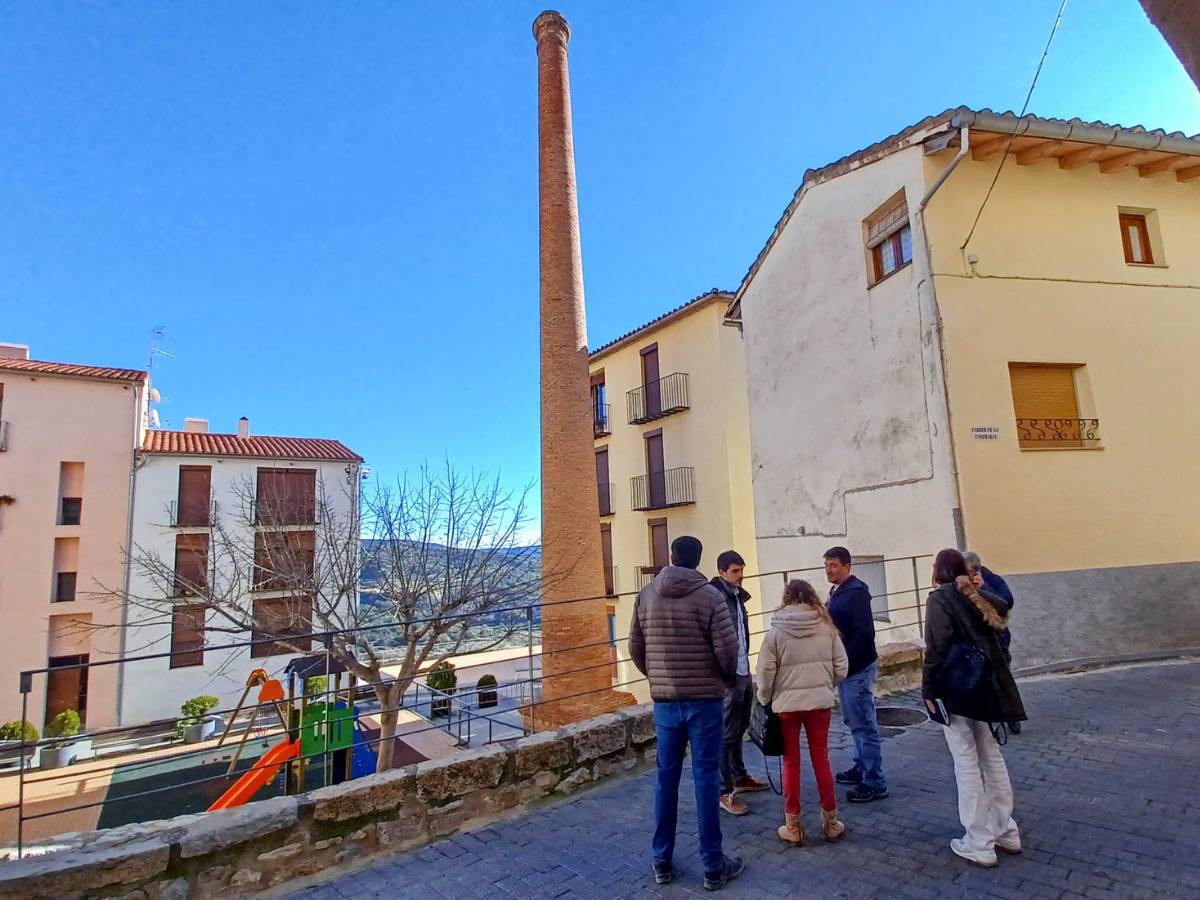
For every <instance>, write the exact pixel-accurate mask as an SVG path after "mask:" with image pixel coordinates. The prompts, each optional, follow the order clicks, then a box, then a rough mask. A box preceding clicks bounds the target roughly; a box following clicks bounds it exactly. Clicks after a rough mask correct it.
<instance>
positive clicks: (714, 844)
mask: <svg viewBox="0 0 1200 900" xmlns="http://www.w3.org/2000/svg"><path fill="white" fill-rule="evenodd" d="M722 707H723V701H722V700H720V699H719V698H714V699H712V700H656V701H655V702H654V733H655V735H656V736H657V737H658V780H657V782H656V783H655V787H654V844H653V850H654V858H655V859H656V860H664V861H667V862H670V860H671V858H672V857H673V856H674V855H675V824H676V821H677V820H678V818H679V778H680V776H681V775H682V774H683V754H684V752H685V751H686V750H687V747H688V745H689V744H690V745H691V748H692V780H693V781H694V782H695V783H696V818H697V820H698V824H699V827H700V859H701V861H702V862H703V863H704V871H705V872H714V871H716V870H718V869H720V868H721V862H722V859H723V856H722V853H721V806H720V803H721V747H722V733H723V731H724V728H723V725H724V715H723V710H722Z"/></svg>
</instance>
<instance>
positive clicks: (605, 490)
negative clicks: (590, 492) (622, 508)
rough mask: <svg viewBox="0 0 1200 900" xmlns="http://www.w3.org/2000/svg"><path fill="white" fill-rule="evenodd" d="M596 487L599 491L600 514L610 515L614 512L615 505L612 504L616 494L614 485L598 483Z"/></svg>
mask: <svg viewBox="0 0 1200 900" xmlns="http://www.w3.org/2000/svg"><path fill="white" fill-rule="evenodd" d="M596 487H597V488H598V489H599V492H600V515H602V516H611V515H612V514H613V513H614V512H616V507H615V506H614V505H613V501H614V500H615V498H616V496H617V492H616V485H613V484H598V485H596Z"/></svg>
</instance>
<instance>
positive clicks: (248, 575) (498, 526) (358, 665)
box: [104, 462, 565, 771]
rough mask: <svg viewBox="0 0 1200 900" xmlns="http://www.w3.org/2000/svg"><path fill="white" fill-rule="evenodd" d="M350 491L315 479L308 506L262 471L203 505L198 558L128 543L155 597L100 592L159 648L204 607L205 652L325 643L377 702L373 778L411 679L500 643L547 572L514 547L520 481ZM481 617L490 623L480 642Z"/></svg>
mask: <svg viewBox="0 0 1200 900" xmlns="http://www.w3.org/2000/svg"><path fill="white" fill-rule="evenodd" d="M357 487H358V486H357V485H351V486H350V488H349V491H350V492H351V493H352V494H353V496H352V497H350V498H346V499H349V500H350V501H351V502H349V503H346V502H343V503H338V502H333V500H334V499H335V498H332V497H330V496H329V495H328V494H327V493H326V486H325V485H324V484H322V483H320V482H318V483H317V486H316V495H315V498H314V499H307V500H306V499H304V498H297V497H296V496H294V495H293V494H290V493H288V492H286V491H271V490H268V491H264V489H263V484H262V478H261V475H260V480H259V483H258V484H257V485H255V484H252V483H250V481H249V480H248V479H247V480H246V481H244V482H242V483H240V484H239V485H238V486H237V489H236V492H235V493H236V498H237V499H236V502H234V503H233V504H232V506H233V507H234V508H233V509H229V510H225V509H221V508H219V507H218V508H216V509H215V510H214V513H213V515H212V516H211V521H210V524H209V527H208V534H207V541H206V542H204V541H196V548H195V549H194V550H193V551H192V552H194V553H195V554H196V555H195V556H188V555H186V553H185V554H184V555H183V556H180V557H179V558H178V559H164V558H163V557H162V555H161V554H160V553H159V552H157V551H156V550H154V549H147V548H143V547H133V548H132V549H131V550H130V552H129V553H128V559H129V562H130V565H131V566H132V569H133V573H134V574H135V575H136V576H137V578H136V579H133V580H131V581H132V582H134V583H140V584H142V585H151V586H152V589H150V590H141V591H139V592H136V593H135V592H133V591H131V592H130V593H129V594H128V595H126V594H122V593H120V592H113V591H105V592H104V593H106V594H108V595H109V596H111V597H112V598H113V599H114V600H117V601H119V602H123V603H126V604H128V605H129V607H130V608H131V609H136V610H137V611H138V614H137V615H136V616H129V617H128V619H129V620H130V621H129V622H128V624H127V625H126V626H124V627H126V628H129V629H146V628H148V627H149V628H151V629H152V631H153V632H154V633H155V634H164V636H162V637H159V638H158V640H160V641H161V640H169V637H167V636H166V635H169V631H170V629H169V625H170V623H171V621H172V616H173V615H174V613H175V611H176V610H177V608H178V607H179V606H180V605H184V606H187V607H189V608H191V609H192V610H194V611H196V612H197V613H198V612H200V611H202V612H203V614H204V622H205V625H204V632H205V635H206V641H207V642H208V643H217V642H215V641H213V640H212V638H213V635H220V634H227V635H229V636H231V639H232V636H235V635H236V636H237V637H239V638H245V637H246V636H247V633H249V635H251V636H253V638H254V639H256V640H260V639H261V640H271V641H273V642H274V643H273V644H272V652H276V653H292V652H295V653H305V652H308V651H309V650H310V648H311V645H312V640H313V637H312V636H313V635H314V634H316V635H320V636H321V638H322V639H327V640H328V642H329V647H330V654H331V656H332V658H333V659H335V660H337V661H338V662H340V663H341V664H342V665H344V666H345V667H346V668H347V669H348V670H349V671H350V672H352V673H353V674H354V675H356V676H357V677H358V678H359V679H361V680H362V681H364V682H367V683H369V684H370V685H371V686H372V688H373V690H374V693H375V696H376V698H377V699H378V701H379V703H380V706H381V712H380V720H381V729H380V744H379V757H378V766H377V768H378V771H384V770H386V769H389V768H391V766H392V758H393V749H394V738H395V734H396V726H397V722H398V710H399V708H400V707H401V705H402V703H403V700H404V696H405V693H406V692H407V691H408V689H409V688H410V687H411V686H412V683H413V681H414V679H415V678H416V677H417V675H418V674H419V673H420V672H421V671H422V670H423V669H425V668H426V666H427V664H429V665H432V664H433V663H435V662H437V661H440V660H443V659H445V658H447V657H450V656H453V655H455V654H456V653H458V652H460V651H461V650H462V649H463V647H464V645H466V644H467V643H468V642H471V649H472V650H487V649H492V648H495V647H498V646H502V645H503V644H504V643H505V642H507V641H508V640H509V639H510V638H511V636H512V634H513V633H514V631H516V630H517V629H518V628H520V627H521V625H522V623H523V622H524V616H523V611H524V606H525V605H526V604H529V603H536V602H537V600H538V598H539V596H540V591H541V587H542V585H543V583H544V582H543V578H544V576H543V573H541V572H540V569H539V565H538V548H537V546H536V545H528V544H526V543H525V535H524V530H525V528H526V526H527V525H528V524H529V522H530V516H529V514H528V510H527V500H528V496H529V491H530V489H531V487H530V486H527V487H525V488H524V489H523V490H521V491H512V490H509V489H507V488H505V487H504V486H503V484H502V483H501V481H500V478H499V476H487V475H481V474H477V473H473V472H472V473H470V474H463V473H461V472H459V471H458V470H456V469H455V468H454V467H453V466H452V465H451V464H450V463H449V462H447V463H446V464H445V465H444V466H443V467H442V468H441V469H431V468H429V467H428V466H426V467H423V468H422V469H421V470H420V471H419V472H418V473H417V475H416V476H415V477H413V478H409V477H407V476H406V477H404V478H401V479H399V480H398V481H397V482H396V483H395V484H392V485H381V486H380V487H379V488H378V489H376V490H375V491H374V493H373V494H371V495H370V496H369V497H365V498H362V500H361V503H360V499H359V497H358V493H357ZM201 544H204V545H205V546H204V548H203V550H201V549H200V547H199V545H201ZM201 554H202V557H201ZM564 574H565V573H564ZM360 590H361V591H362V593H361V594H360ZM506 610H513V611H514V614H513V615H507V616H506V615H503V613H504V612H505V611H506ZM489 614H499V615H489ZM481 617H487V618H489V619H491V620H492V621H491V623H490V625H491V627H490V628H488V629H487V633H486V635H485V636H484V637H483V639H482V641H480V640H479V637H478V636H479V631H480V629H479V628H478V624H479V622H480V620H481ZM163 626H167V627H166V628H165V629H164V628H163ZM384 643H389V644H390V645H391V647H390V648H385V647H383V646H382V644H384ZM138 649H141V648H138ZM135 652H136V650H135ZM397 656H398V657H399V658H398V659H396V657H397ZM385 669H387V670H388V671H386V672H385Z"/></svg>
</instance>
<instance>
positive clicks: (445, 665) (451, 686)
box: [425, 659, 458, 717]
mask: <svg viewBox="0 0 1200 900" xmlns="http://www.w3.org/2000/svg"><path fill="white" fill-rule="evenodd" d="M425 684H426V685H427V686H428V687H430V688H431V689H432V690H434V691H440V692H441V694H442V695H447V694H453V693H454V692H455V691H456V690H457V689H458V676H457V675H455V674H454V663H452V662H449V661H447V660H444V659H443V660H442V661H441V662H436V663H434V664H433V668H431V669H430V670H429V674H428V675H427V676H426V677H425ZM429 712H430V715H432V716H434V717H437V716H448V715H450V698H449V697H448V696H438V697H437V698H436V699H434V700H433V702H432V703H430V704H429Z"/></svg>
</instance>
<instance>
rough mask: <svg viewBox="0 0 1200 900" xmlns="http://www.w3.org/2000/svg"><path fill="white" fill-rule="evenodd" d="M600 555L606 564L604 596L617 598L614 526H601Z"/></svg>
mask: <svg viewBox="0 0 1200 900" xmlns="http://www.w3.org/2000/svg"><path fill="white" fill-rule="evenodd" d="M600 555H601V557H602V559H603V562H604V594H605V596H607V597H615V596H616V594H617V570H616V569H615V568H614V567H613V551H612V526H611V525H608V524H602V525H601V526H600Z"/></svg>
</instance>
